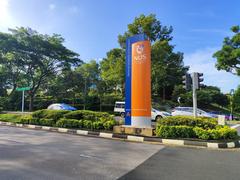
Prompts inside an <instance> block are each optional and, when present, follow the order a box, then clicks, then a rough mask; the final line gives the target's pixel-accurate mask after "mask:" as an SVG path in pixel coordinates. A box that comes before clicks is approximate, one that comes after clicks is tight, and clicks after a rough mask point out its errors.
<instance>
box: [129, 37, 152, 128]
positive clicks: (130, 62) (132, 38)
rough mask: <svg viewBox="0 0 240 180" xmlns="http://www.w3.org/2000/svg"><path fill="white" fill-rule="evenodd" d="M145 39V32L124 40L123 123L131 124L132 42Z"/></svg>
mask: <svg viewBox="0 0 240 180" xmlns="http://www.w3.org/2000/svg"><path fill="white" fill-rule="evenodd" d="M144 40H147V36H146V35H145V34H138V35H135V36H132V37H129V38H127V40H126V67H125V76H126V78H125V125H131V124H132V123H131V84H132V44H133V43H136V42H138V41H144Z"/></svg>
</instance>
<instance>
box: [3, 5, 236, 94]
mask: <svg viewBox="0 0 240 180" xmlns="http://www.w3.org/2000/svg"><path fill="white" fill-rule="evenodd" d="M239 7H240V1H238V0H231V1H219V0H198V1H196V0H182V1H178V0H141V1H139V0H121V1H116V0H0V31H7V28H8V27H16V26H18V27H19V26H25V27H26V26H28V27H31V28H33V29H36V30H38V31H39V32H41V33H47V34H52V33H58V34H61V35H62V36H63V37H64V38H65V40H66V43H65V45H66V46H67V47H68V48H70V49H72V50H74V51H76V52H77V53H79V54H80V57H81V58H82V59H83V60H84V61H89V60H91V59H96V60H98V61H99V60H100V59H102V58H103V57H105V56H106V52H108V51H109V50H110V49H112V48H115V47H119V45H118V42H117V36H118V35H119V34H122V33H124V32H125V31H126V30H127V24H129V23H131V22H133V20H134V17H136V16H139V15H140V14H145V15H148V14H150V13H153V14H156V16H157V18H158V19H159V20H160V21H161V23H162V24H163V25H166V26H170V25H171V26H173V29H174V32H173V37H174V39H173V42H172V43H173V44H174V45H176V46H175V51H181V52H183V53H184V63H185V64H186V65H190V67H191V68H190V71H198V72H203V73H204V83H205V84H207V85H215V86H218V87H220V88H221V90H222V91H223V92H229V91H230V89H236V87H237V86H238V85H239V84H240V78H239V77H236V76H233V75H231V74H230V73H226V72H223V71H217V70H216V69H215V67H214V64H215V60H214V59H213V58H212V54H213V53H214V52H215V51H216V50H218V49H219V48H220V47H221V45H222V41H223V38H224V37H226V36H231V35H232V34H231V32H230V30H229V29H230V27H231V26H233V25H239V24H240V22H239V20H240V11H239Z"/></svg>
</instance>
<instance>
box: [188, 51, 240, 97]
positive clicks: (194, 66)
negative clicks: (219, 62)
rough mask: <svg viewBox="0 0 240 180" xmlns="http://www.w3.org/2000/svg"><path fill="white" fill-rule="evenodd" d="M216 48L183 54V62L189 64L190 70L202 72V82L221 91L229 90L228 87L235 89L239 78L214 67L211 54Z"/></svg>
mask: <svg viewBox="0 0 240 180" xmlns="http://www.w3.org/2000/svg"><path fill="white" fill-rule="evenodd" d="M218 49H219V48H205V49H200V50H196V51H195V52H193V53H189V54H185V56H184V63H185V65H188V66H190V72H201V73H203V74H204V75H203V76H204V84H206V85H212V86H218V87H220V88H221V90H222V91H223V92H229V91H230V89H235V88H236V87H237V86H238V85H239V84H240V83H239V82H240V78H239V77H237V76H234V75H232V74H231V73H228V72H225V71H218V70H217V69H216V67H215V63H216V60H215V59H214V58H213V57H212V55H213V54H214V52H216V51H217V50H218Z"/></svg>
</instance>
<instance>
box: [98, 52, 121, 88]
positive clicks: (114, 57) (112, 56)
mask: <svg viewBox="0 0 240 180" xmlns="http://www.w3.org/2000/svg"><path fill="white" fill-rule="evenodd" d="M100 76H101V79H102V80H103V81H104V82H105V83H106V86H107V87H108V90H110V91H114V92H116V91H117V90H118V89H121V93H123V84H124V77H125V53H124V50H123V49H119V48H115V49H112V50H110V51H109V52H108V53H107V57H106V58H104V59H103V60H102V61H101V63H100Z"/></svg>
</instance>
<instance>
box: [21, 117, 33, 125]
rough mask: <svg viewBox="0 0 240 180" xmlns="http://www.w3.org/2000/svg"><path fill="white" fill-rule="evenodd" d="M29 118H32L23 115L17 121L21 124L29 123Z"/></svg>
mask: <svg viewBox="0 0 240 180" xmlns="http://www.w3.org/2000/svg"><path fill="white" fill-rule="evenodd" d="M30 119H32V117H23V118H21V119H20V121H19V122H20V123H21V124H29V121H30Z"/></svg>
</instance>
